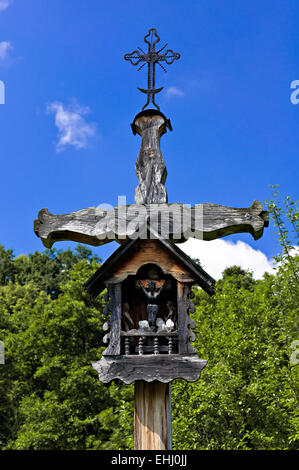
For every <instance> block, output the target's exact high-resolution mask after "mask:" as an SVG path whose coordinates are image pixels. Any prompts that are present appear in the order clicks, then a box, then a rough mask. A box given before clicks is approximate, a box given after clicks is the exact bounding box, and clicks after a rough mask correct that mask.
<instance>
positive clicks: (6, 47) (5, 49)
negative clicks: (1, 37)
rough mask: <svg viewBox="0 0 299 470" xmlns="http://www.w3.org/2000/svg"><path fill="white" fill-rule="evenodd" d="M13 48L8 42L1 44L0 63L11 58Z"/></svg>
mask: <svg viewBox="0 0 299 470" xmlns="http://www.w3.org/2000/svg"><path fill="white" fill-rule="evenodd" d="M12 49H13V47H12V45H11V44H10V42H8V41H2V42H0V61H4V60H5V59H7V58H8V57H9V53H10V52H11V51H12Z"/></svg>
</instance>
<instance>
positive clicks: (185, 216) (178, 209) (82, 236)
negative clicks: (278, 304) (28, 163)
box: [34, 201, 269, 248]
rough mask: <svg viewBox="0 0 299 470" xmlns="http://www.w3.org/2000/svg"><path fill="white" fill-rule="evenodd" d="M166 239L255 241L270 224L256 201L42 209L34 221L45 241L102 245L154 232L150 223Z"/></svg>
mask: <svg viewBox="0 0 299 470" xmlns="http://www.w3.org/2000/svg"><path fill="white" fill-rule="evenodd" d="M148 224H149V225H150V227H151V228H152V229H153V230H154V231H155V232H157V233H159V234H160V235H161V237H162V238H165V239H170V240H173V241H174V242H176V243H179V242H184V241H186V240H187V239H188V238H192V237H193V238H198V239H201V240H215V239H217V238H221V237H225V236H227V235H231V234H233V233H250V234H251V235H252V236H253V238H254V239H255V240H257V239H258V238H260V237H261V236H262V234H263V230H264V227H267V226H268V224H269V215H268V212H267V211H264V210H263V205H262V204H261V203H260V202H258V201H254V202H253V204H252V206H251V207H248V208H232V207H226V206H220V205H218V204H210V203H204V204H198V205H196V206H193V207H187V206H186V205H184V204H152V205H148V204H147V205H146V204H143V205H140V204H133V205H131V206H117V207H115V208H114V209H111V210H109V209H103V208H101V207H98V208H97V207H90V208H88V209H83V210H80V211H76V212H72V213H70V214H63V215H54V214H51V213H50V212H49V211H48V209H42V210H41V211H40V212H39V214H38V219H36V220H35V221H34V232H35V234H36V235H37V236H38V237H40V238H41V240H42V242H43V244H44V246H46V247H47V248H51V246H52V245H53V243H55V242H57V241H63V240H72V241H75V242H79V243H86V244H89V245H93V246H100V245H103V244H105V243H109V242H111V241H113V240H116V241H117V242H119V243H123V242H124V241H125V240H127V239H130V238H131V239H134V238H141V239H146V238H147V236H148V233H147V226H148Z"/></svg>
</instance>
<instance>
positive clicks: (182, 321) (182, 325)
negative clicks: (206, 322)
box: [178, 282, 196, 356]
mask: <svg viewBox="0 0 299 470" xmlns="http://www.w3.org/2000/svg"><path fill="white" fill-rule="evenodd" d="M190 289H191V286H189V285H188V284H183V283H181V282H178V337H179V354H181V355H182V356H185V355H187V354H196V350H195V349H194V348H193V346H191V344H190V338H192V339H193V340H194V336H195V335H194V334H192V332H190V330H189V328H190V327H191V325H192V327H193V328H194V327H195V324H194V321H193V320H192V319H191V318H190V317H189V315H188V311H189V309H190V301H189V300H188V296H189V292H190Z"/></svg>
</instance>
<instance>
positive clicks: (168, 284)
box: [85, 237, 214, 383]
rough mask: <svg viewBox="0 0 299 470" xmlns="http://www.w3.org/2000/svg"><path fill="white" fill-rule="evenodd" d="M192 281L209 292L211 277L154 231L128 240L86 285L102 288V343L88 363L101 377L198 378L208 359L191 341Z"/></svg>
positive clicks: (91, 290) (93, 292)
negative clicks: (149, 235)
mask: <svg viewBox="0 0 299 470" xmlns="http://www.w3.org/2000/svg"><path fill="white" fill-rule="evenodd" d="M193 285H198V286H200V287H202V288H203V289H204V290H205V291H206V292H207V293H209V294H210V295H211V294H213V292H214V280H213V279H212V278H211V277H210V276H209V275H208V274H207V273H206V272H205V271H204V270H203V269H202V268H201V267H200V266H199V265H197V264H196V263H194V262H193V261H192V260H191V259H190V258H189V257H188V256H187V255H186V254H185V253H184V252H183V251H182V250H180V249H179V248H178V247H177V246H176V245H174V244H172V243H171V242H169V241H167V240H163V239H161V238H159V237H157V238H156V239H150V240H140V239H136V240H129V241H128V242H126V243H125V244H124V245H122V246H121V247H120V248H119V249H118V250H117V251H116V252H115V253H114V254H113V255H112V256H111V257H110V258H109V259H108V260H107V261H106V262H105V263H104V264H103V266H101V267H100V268H99V269H98V271H97V272H96V273H95V274H94V275H93V276H92V277H91V278H90V279H89V280H88V281H87V282H86V284H85V287H86V289H87V290H88V291H89V293H90V294H91V295H93V296H97V295H99V294H100V293H101V292H102V291H103V290H104V289H105V288H107V293H106V295H105V299H106V302H107V303H106V306H105V314H106V315H107V317H108V318H107V322H106V323H105V325H104V330H105V331H106V335H105V337H104V341H105V342H106V343H107V348H106V350H105V351H104V352H103V357H102V359H101V360H100V361H98V362H96V363H94V364H93V366H94V368H95V369H96V370H97V371H98V373H99V378H100V380H101V381H102V382H110V381H111V380H113V379H120V380H122V381H123V382H125V383H131V382H133V381H135V380H145V381H147V382H152V381H154V380H159V381H160V382H170V381H171V380H173V379H175V378H183V379H185V380H188V381H195V380H198V378H199V376H200V373H201V370H202V368H203V367H204V366H205V365H206V362H207V361H205V360H201V359H199V358H198V357H197V354H196V350H195V349H194V347H193V346H192V345H191V342H192V341H194V340H195V339H196V337H195V334H194V333H193V332H192V331H191V330H192V329H193V328H195V323H194V321H193V320H192V319H191V318H190V316H189V314H190V313H194V311H195V307H194V305H193V303H192V301H191V298H192V295H193V294H192V286H193Z"/></svg>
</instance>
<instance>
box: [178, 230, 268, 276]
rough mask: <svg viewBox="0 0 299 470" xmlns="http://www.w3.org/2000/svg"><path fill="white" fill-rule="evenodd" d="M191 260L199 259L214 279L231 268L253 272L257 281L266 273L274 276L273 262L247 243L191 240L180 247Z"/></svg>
mask: <svg viewBox="0 0 299 470" xmlns="http://www.w3.org/2000/svg"><path fill="white" fill-rule="evenodd" d="M178 246H179V247H180V248H181V249H182V250H183V251H184V252H185V253H186V254H187V255H188V256H190V257H191V258H197V259H199V261H200V263H201V266H202V267H203V269H204V270H205V271H206V272H207V273H208V274H210V275H211V276H212V277H213V278H214V279H216V280H218V279H220V278H221V277H222V272H223V271H224V269H225V268H227V267H229V266H234V265H237V266H241V268H242V269H245V270H247V269H249V270H250V271H252V272H253V277H254V278H255V279H261V278H262V277H263V274H264V273H265V272H268V273H270V274H273V273H274V272H275V271H274V269H273V261H272V260H270V259H268V258H267V256H266V255H265V254H264V253H263V252H262V251H260V250H255V249H254V248H252V247H251V246H250V245H248V244H247V243H244V242H242V241H240V240H238V241H237V242H236V243H233V242H231V241H226V240H212V241H203V240H197V239H195V238H190V239H189V240H188V241H186V242H185V243H182V244H180V245H178Z"/></svg>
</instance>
